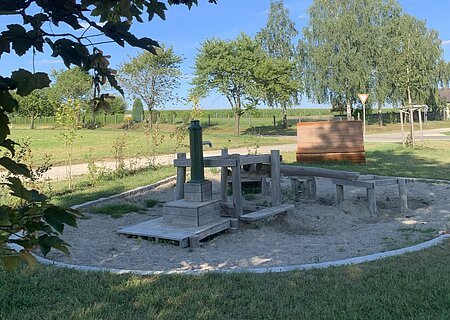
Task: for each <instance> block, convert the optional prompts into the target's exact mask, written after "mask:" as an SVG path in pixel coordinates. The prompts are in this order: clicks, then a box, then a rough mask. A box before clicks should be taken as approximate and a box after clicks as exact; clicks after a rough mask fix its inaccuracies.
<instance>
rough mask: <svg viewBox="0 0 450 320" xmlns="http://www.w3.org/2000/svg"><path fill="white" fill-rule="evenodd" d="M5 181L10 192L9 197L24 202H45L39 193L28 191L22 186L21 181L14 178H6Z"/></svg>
mask: <svg viewBox="0 0 450 320" xmlns="http://www.w3.org/2000/svg"><path fill="white" fill-rule="evenodd" d="M7 180H8V181H9V183H5V185H7V186H8V187H9V189H10V190H11V195H12V196H14V197H18V198H20V199H23V200H26V201H28V202H44V201H46V200H47V197H46V196H45V195H43V194H41V193H39V191H37V190H34V189H31V190H28V189H27V188H25V187H24V185H23V184H22V181H21V180H20V179H19V178H16V177H8V178H7Z"/></svg>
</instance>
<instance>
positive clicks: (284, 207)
mask: <svg viewBox="0 0 450 320" xmlns="http://www.w3.org/2000/svg"><path fill="white" fill-rule="evenodd" d="M294 209H295V205H293V204H281V205H279V206H276V207H270V208H265V209H262V210H258V211H255V212H252V213H248V214H244V215H243V216H241V217H240V218H239V219H240V220H241V221H246V222H252V221H257V220H261V219H264V218H267V217H270V216H274V215H277V214H279V213H283V212H288V211H291V210H294Z"/></svg>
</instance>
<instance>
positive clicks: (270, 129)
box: [242, 124, 297, 136]
mask: <svg viewBox="0 0 450 320" xmlns="http://www.w3.org/2000/svg"><path fill="white" fill-rule="evenodd" d="M242 133H243V134H248V135H257V134H260V135H263V136H296V135H297V128H296V127H295V125H289V126H288V127H287V128H286V129H283V127H282V125H281V124H277V126H276V127H274V126H256V127H250V128H247V129H245V130H244V131H243V132H242Z"/></svg>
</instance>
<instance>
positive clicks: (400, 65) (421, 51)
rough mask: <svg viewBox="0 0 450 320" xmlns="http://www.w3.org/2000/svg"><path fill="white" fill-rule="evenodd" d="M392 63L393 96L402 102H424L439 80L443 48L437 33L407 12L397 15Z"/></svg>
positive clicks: (409, 103)
mask: <svg viewBox="0 0 450 320" xmlns="http://www.w3.org/2000/svg"><path fill="white" fill-rule="evenodd" d="M393 41H395V43H397V46H396V52H395V57H396V58H395V62H393V64H392V69H393V72H392V74H393V77H392V79H393V82H394V84H395V91H394V99H395V100H396V101H397V102H398V103H401V104H403V105H406V104H408V105H412V104H413V103H417V104H423V103H424V102H425V101H426V100H427V99H428V98H429V95H430V90H432V89H436V88H437V86H438V83H439V80H440V79H439V71H440V69H439V66H440V62H441V61H442V48H441V40H440V39H439V34H438V33H437V32H436V31H435V30H429V29H427V27H426V25H425V22H424V21H421V20H418V19H416V18H414V17H412V16H410V15H408V14H404V15H402V16H401V17H400V18H399V21H398V28H397V29H396V34H395V35H394V37H393Z"/></svg>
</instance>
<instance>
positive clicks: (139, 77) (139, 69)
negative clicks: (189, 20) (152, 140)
mask: <svg viewBox="0 0 450 320" xmlns="http://www.w3.org/2000/svg"><path fill="white" fill-rule="evenodd" d="M182 61H183V59H182V58H181V57H179V56H177V55H176V54H175V53H174V52H173V49H172V48H168V49H166V48H165V47H164V46H162V47H161V48H158V49H156V54H151V53H149V52H141V53H140V54H139V55H138V56H137V57H135V58H133V59H131V61H130V62H127V63H124V64H123V65H121V66H120V76H119V80H120V83H121V84H122V85H123V86H124V87H126V88H127V90H128V91H130V92H131V93H132V94H133V95H135V96H136V97H139V98H140V99H141V100H142V101H144V103H145V104H146V105H147V108H148V111H149V117H150V121H149V122H150V127H151V126H152V123H153V110H155V109H157V108H161V107H164V104H165V103H166V102H168V101H170V100H172V99H174V98H175V94H174V90H175V89H176V88H178V87H179V85H180V79H181V71H180V64H181V62H182Z"/></svg>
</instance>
